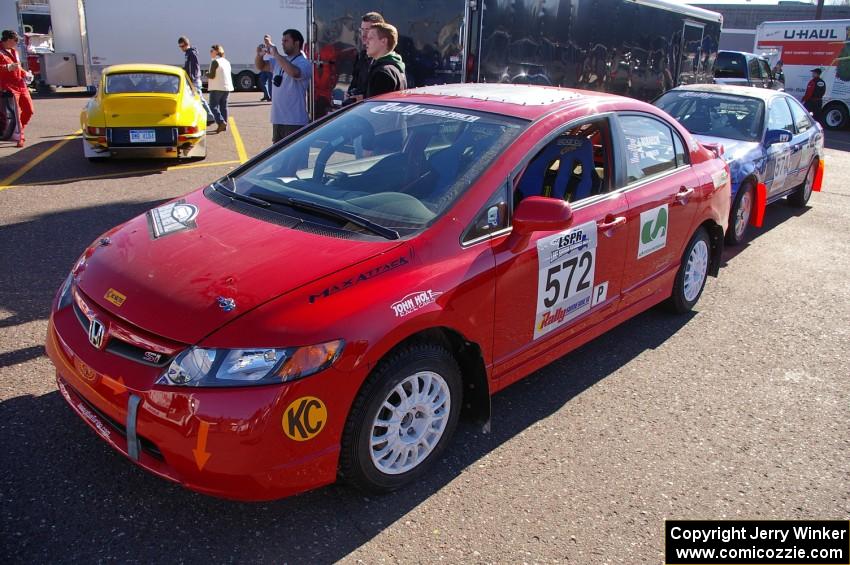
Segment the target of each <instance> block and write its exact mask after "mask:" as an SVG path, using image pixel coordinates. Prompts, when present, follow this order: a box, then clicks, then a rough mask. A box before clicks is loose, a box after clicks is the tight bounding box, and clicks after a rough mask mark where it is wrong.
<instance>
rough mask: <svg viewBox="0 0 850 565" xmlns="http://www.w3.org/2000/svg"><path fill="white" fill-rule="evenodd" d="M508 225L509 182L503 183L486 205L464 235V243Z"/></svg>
mask: <svg viewBox="0 0 850 565" xmlns="http://www.w3.org/2000/svg"><path fill="white" fill-rule="evenodd" d="M506 227H508V197H507V184H504V185H502V187H501V188H499V190H497V191H496V192H495V193H494V194H493V196H491V197H490V199H489V200H488V201H487V204H485V205H484V208H482V209H481V211H480V212H479V213H478V215H477V216H476V217H475V220H473V222H472V225H471V226H469V228H467V230H466V233H465V234H464V235H463V238H462V240H463V243H469V242H472V241H475V240H476V239H479V238H482V237H485V236H488V235H490V234H492V233H495V232H497V231H499V230H501V229H503V228H506Z"/></svg>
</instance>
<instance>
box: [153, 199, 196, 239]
mask: <svg viewBox="0 0 850 565" xmlns="http://www.w3.org/2000/svg"><path fill="white" fill-rule="evenodd" d="M197 216H198V207H197V206H195V205H194V204H186V201H185V200H178V201H177V202H171V203H169V204H165V205H163V206H159V207H158V208H154V209H153V210H149V211H148V228H149V229H150V232H151V237H153V239H158V238H160V237H165V236H166V235H171V234H172V233H177V232H180V231H184V230H191V229H195V228H196V227H198V225H197V224H196V223H195V218H196V217H197Z"/></svg>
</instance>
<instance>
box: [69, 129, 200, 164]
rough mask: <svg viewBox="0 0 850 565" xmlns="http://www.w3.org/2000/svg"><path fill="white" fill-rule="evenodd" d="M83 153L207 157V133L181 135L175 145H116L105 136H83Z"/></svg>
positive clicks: (96, 155) (153, 156) (157, 156)
mask: <svg viewBox="0 0 850 565" xmlns="http://www.w3.org/2000/svg"><path fill="white" fill-rule="evenodd" d="M83 154H84V155H85V156H86V157H88V158H92V157H95V158H97V157H126V158H153V159H175V158H180V157H206V155H207V136H206V133H199V134H193V135H181V136H180V140H179V141H178V142H177V143H176V144H174V145H157V146H138V147H133V146H126V145H122V146H115V145H110V144H109V143H108V142H104V138H103V137H100V138H98V137H95V136H89V135H84V136H83Z"/></svg>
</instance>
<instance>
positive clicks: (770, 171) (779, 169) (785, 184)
mask: <svg viewBox="0 0 850 565" xmlns="http://www.w3.org/2000/svg"><path fill="white" fill-rule="evenodd" d="M767 129H768V130H771V129H784V130H788V131H790V132H791V133H792V134H793V133H794V118H793V117H792V116H791V110H790V108H789V107H788V104H787V103H786V102H785V100H783V99H782V97H781V96H780V97H777V98H774V99H773V100H771V102H770V107H769V108H768V110H767ZM792 140H793V138H792ZM792 140H789V141H780V142H778V143H774V144H772V145H771V146H770V147H767V148H766V149H765V154H766V156H767V159H766V165H765V166H766V170H765V185H766V186H767V198H768V200H770V199H772V198H775V197H778V196H780V195H781V194H782V193H783V192H785V191H786V190H788V189H790V188H791V187H793V186H794V178H793V174H792V176H791V178H789V177H788V172H789V170H791V171H793V169H792V167H791V164H792V146H791V141H792ZM798 159H799V157H798Z"/></svg>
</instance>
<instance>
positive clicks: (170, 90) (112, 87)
mask: <svg viewBox="0 0 850 565" xmlns="http://www.w3.org/2000/svg"><path fill="white" fill-rule="evenodd" d="M179 91H180V77H179V76H177V75H167V74H164V73H113V74H110V75H107V77H106V93H107V94H123V93H127V92H156V93H160V94H177V93H178V92H179Z"/></svg>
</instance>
